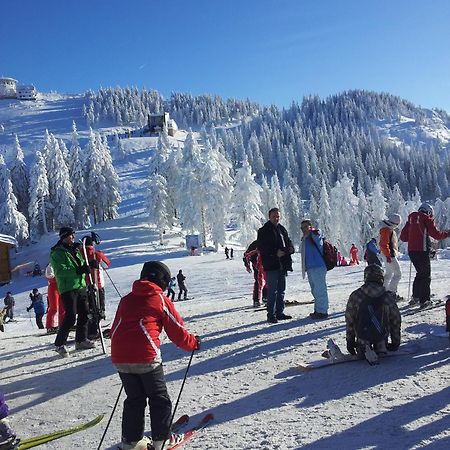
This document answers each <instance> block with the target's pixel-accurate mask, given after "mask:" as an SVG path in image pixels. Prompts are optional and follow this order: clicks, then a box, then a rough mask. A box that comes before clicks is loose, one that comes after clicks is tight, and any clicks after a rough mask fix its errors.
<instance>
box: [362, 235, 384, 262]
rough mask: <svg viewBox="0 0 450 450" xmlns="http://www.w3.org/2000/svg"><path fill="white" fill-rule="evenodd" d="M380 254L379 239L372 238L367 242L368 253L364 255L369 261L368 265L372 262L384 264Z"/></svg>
mask: <svg viewBox="0 0 450 450" xmlns="http://www.w3.org/2000/svg"><path fill="white" fill-rule="evenodd" d="M379 254H380V249H379V248H378V245H377V240H376V239H375V238H372V239H371V240H370V241H369V242H368V243H367V244H366V253H365V255H364V259H365V260H366V262H367V265H370V264H377V265H378V266H380V267H381V266H382V262H381V260H380V257H379V256H378V255H379Z"/></svg>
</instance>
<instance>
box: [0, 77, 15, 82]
mask: <svg viewBox="0 0 450 450" xmlns="http://www.w3.org/2000/svg"><path fill="white" fill-rule="evenodd" d="M0 81H14V83H17V80H15V79H14V78H9V77H0Z"/></svg>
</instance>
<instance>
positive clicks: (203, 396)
mask: <svg viewBox="0 0 450 450" xmlns="http://www.w3.org/2000/svg"><path fill="white" fill-rule="evenodd" d="M95 231H96V232H97V233H98V234H99V235H100V236H101V238H102V243H101V245H100V246H99V249H101V250H102V251H104V252H105V253H106V255H108V257H110V259H111V261H112V265H111V269H110V270H109V275H110V276H111V278H112V280H113V281H114V284H115V285H116V287H117V289H118V290H119V292H120V293H121V294H122V295H124V294H125V293H127V292H129V289H130V287H131V284H132V281H133V280H134V279H136V278H138V276H139V272H140V269H141V267H142V264H143V263H144V262H145V261H146V260H150V259H160V260H162V261H164V262H165V263H166V264H167V265H168V266H169V268H170V269H171V271H172V272H173V273H176V272H177V271H178V270H179V269H180V268H182V269H183V273H185V275H186V276H187V280H186V281H187V287H188V289H189V295H191V296H193V297H195V298H194V299H193V300H190V301H186V302H179V303H175V306H176V307H177V309H178V310H179V312H180V313H181V314H182V316H183V317H184V319H185V322H186V326H187V328H188V329H189V330H190V331H192V332H193V333H196V334H198V335H200V336H202V342H203V344H202V348H201V350H200V351H198V352H196V353H195V355H194V359H193V362H192V366H191V368H190V371H189V373H188V378H187V382H186V385H185V388H184V391H183V394H182V396H181V402H180V405H179V408H178V411H177V415H179V414H183V413H188V414H190V415H191V416H192V417H193V418H192V421H193V422H194V421H195V420H196V419H198V418H199V417H200V416H201V415H202V414H203V413H204V412H205V411H206V410H208V411H211V412H213V413H214V415H215V420H214V422H213V423H212V424H211V425H210V426H209V427H208V428H206V429H205V430H204V431H203V432H202V433H201V435H200V436H199V437H198V438H196V439H194V440H192V441H191V442H190V443H189V444H186V446H185V448H186V449H187V450H188V449H212V448H217V449H236V450H237V449H273V448H275V449H299V448H302V449H309V448H311V449H328V448H345V449H356V448H379V449H382V448H385V449H387V448H398V449H403V448H405V449H406V448H408V449H413V448H414V449H415V448H423V447H427V446H428V447H429V448H433V449H444V448H448V445H449V442H450V427H449V417H450V416H449V412H450V409H449V408H450V407H449V405H448V398H449V391H450V383H449V382H450V375H449V370H448V363H449V361H450V357H449V341H448V340H447V339H445V338H442V337H436V336H433V335H431V334H430V332H431V331H433V332H435V333H436V332H439V331H443V330H444V327H443V324H444V317H445V314H444V311H443V308H437V309H434V310H430V311H427V312H423V313H420V314H416V315H410V316H405V317H404V319H403V325H402V331H403V336H402V338H403V342H410V341H415V342H418V343H419V348H420V351H419V352H418V353H417V354H415V355H413V356H410V357H407V356H406V357H405V356H402V357H398V358H388V359H385V360H383V361H382V362H381V364H380V365H379V366H374V367H372V366H369V365H367V364H366V363H365V362H355V363H351V364H342V365H340V366H336V367H332V368H327V369H321V370H318V371H312V372H308V373H303V372H300V371H298V370H297V369H296V365H297V364H299V363H300V362H308V361H312V360H314V359H317V358H320V354H321V352H322V350H324V349H325V346H326V341H327V339H328V338H330V337H331V338H333V339H334V340H335V341H336V342H337V343H338V344H339V345H340V346H341V348H343V349H345V323H344V316H343V312H344V309H345V304H346V299H347V298H348V296H349V294H350V292H351V291H352V290H354V289H356V288H357V287H358V286H359V285H360V283H361V279H362V271H363V266H356V267H342V268H336V269H334V270H333V271H331V272H329V274H328V286H329V296H330V313H331V317H330V319H329V320H326V321H321V322H313V321H312V320H310V319H309V318H308V317H307V316H308V314H309V312H311V308H312V305H302V306H294V307H289V308H288V309H287V310H286V312H287V313H289V314H292V315H293V319H292V320H289V321H285V322H281V323H278V324H276V325H269V324H267V323H266V322H265V312H264V311H260V312H254V311H253V309H252V308H251V306H250V305H251V288H252V280H253V277H252V275H250V274H248V273H247V272H246V271H245V269H244V266H243V263H242V252H243V249H242V248H241V247H239V246H238V245H236V244H235V243H234V242H233V236H232V234H230V233H232V232H228V233H229V234H228V246H229V247H230V246H232V247H233V248H234V250H235V258H234V259H233V260H226V259H225V255H224V254H223V251H219V252H218V253H204V254H203V255H197V256H188V255H187V251H186V250H185V248H182V247H181V246H180V242H181V241H183V235H182V234H181V233H179V232H176V231H174V232H171V233H167V235H166V236H165V242H166V245H164V246H160V245H158V242H159V240H158V236H157V233H156V230H153V229H151V228H148V226H147V225H145V217H143V216H139V215H137V216H129V217H123V218H121V219H117V220H115V221H110V222H105V223H103V224H102V225H101V226H99V227H97V228H96V229H95ZM82 236H83V232H82V231H81V232H79V233H78V235H77V237H78V238H81V237H82ZM56 240H57V236H56V233H54V234H53V235H50V236H47V237H46V238H45V239H43V240H42V241H41V242H40V243H38V244H35V245H32V246H31V247H30V248H27V249H25V250H22V252H21V253H19V254H18V255H17V257H16V264H19V263H21V262H24V261H27V260H29V259H31V258H33V259H35V260H36V259H38V260H40V261H42V262H44V260H45V258H46V257H47V255H48V251H49V247H50V246H51V245H52V243H53V242H55V241H56ZM400 265H401V268H402V271H403V278H402V280H401V282H400V288H399V293H400V294H401V295H403V296H405V297H406V295H407V293H408V279H409V267H410V266H409V261H407V260H404V259H402V260H401V262H400ZM449 272H450V260H448V259H440V260H437V261H433V262H432V276H433V281H432V290H433V292H434V293H435V294H436V297H437V298H441V297H443V296H444V295H446V294H447V293H448V281H447V280H448V274H449ZM287 285H288V288H287V292H286V299H288V300H302V301H306V300H311V294H310V292H309V285H308V283H307V281H305V280H303V279H302V278H301V266H300V261H299V255H298V254H296V255H294V272H293V273H292V274H289V277H288V282H287ZM34 287H38V288H39V290H40V291H41V292H46V280H45V278H43V277H34V278H33V277H26V276H23V275H22V276H16V277H15V278H14V279H13V282H12V283H11V284H9V285H6V286H3V287H0V295H1V296H2V297H3V296H4V295H5V294H6V292H7V291H8V290H11V291H12V292H13V295H14V296H15V299H16V316H17V323H11V324H9V325H6V330H5V333H2V335H1V336H0V379H1V390H2V391H4V393H5V394H6V398H7V401H8V403H9V406H10V410H11V411H10V418H11V424H12V426H13V427H14V428H15V429H16V430H17V432H18V433H19V435H20V436H22V437H23V438H27V437H30V436H34V435H36V434H41V433H46V432H50V431H54V430H57V429H60V428H65V427H69V426H72V425H74V424H77V423H79V422H82V421H87V420H90V419H92V418H94V417H95V416H96V415H98V414H105V416H106V417H105V419H104V420H103V422H102V423H101V424H100V425H97V426H96V427H94V428H92V429H90V430H87V431H85V432H81V433H78V434H77V435H75V436H74V437H66V438H63V439H60V440H58V441H54V442H53V443H49V444H47V445H45V446H42V448H43V449H44V448H45V449H77V448H80V449H94V448H97V446H98V443H99V441H100V438H101V435H102V433H103V430H104V428H105V426H106V423H107V419H108V418H109V416H110V414H111V411H112V408H113V405H114V402H115V400H116V398H117V394H118V392H119V389H120V381H119V377H118V375H117V373H116V371H115V370H114V367H113V366H112V364H111V362H110V359H109V356H104V355H102V353H101V349H100V346H99V347H98V348H96V349H94V350H87V351H83V352H74V353H73V354H72V356H71V357H70V358H69V359H59V358H58V357H57V356H56V353H55V352H54V351H53V349H52V347H53V341H54V336H46V335H43V333H42V331H41V330H38V329H37V327H36V325H35V322H34V318H32V313H27V312H26V310H25V307H26V306H28V305H29V298H28V294H29V292H30V291H31V289H32V288H34ZM106 293H107V315H108V319H107V321H106V322H107V323H109V322H110V321H111V320H112V318H113V315H114V313H115V309H116V306H117V303H118V300H119V296H118V294H117V293H116V291H115V288H114V287H113V285H112V284H111V282H109V281H108V278H107V285H106ZM401 308H402V309H403V308H406V306H404V305H401ZM106 343H107V346H108V353H109V350H110V348H109V344H110V341H106ZM69 347H70V349H71V350H73V347H74V344H73V335H72V341H70V342H69ZM162 353H163V358H164V363H165V373H166V379H167V384H168V388H169V392H170V395H171V398H172V400H173V402H174V403H175V400H176V398H177V395H178V392H179V389H180V386H181V382H182V380H183V377H184V374H185V371H186V367H187V363H188V360H189V356H190V355H189V354H187V353H185V352H183V351H182V350H180V349H177V348H176V347H175V346H174V345H173V344H171V343H170V342H169V341H168V340H167V339H164V344H163V346H162ZM123 399H124V397H122V398H121V401H120V402H119V407H118V409H117V410H116V412H115V414H114V416H113V419H112V422H111V425H110V427H109V430H108V432H107V435H106V438H105V441H104V446H103V447H102V448H105V449H113V448H114V445H115V444H117V443H118V442H120V432H121V429H120V421H121V405H122V401H123ZM149 427H150V424H149V421H148V419H147V423H146V430H147V431H149V429H150V428H149Z"/></svg>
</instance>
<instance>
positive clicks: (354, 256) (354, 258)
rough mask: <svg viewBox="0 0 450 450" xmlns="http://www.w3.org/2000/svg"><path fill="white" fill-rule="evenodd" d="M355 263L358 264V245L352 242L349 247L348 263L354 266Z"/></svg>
mask: <svg viewBox="0 0 450 450" xmlns="http://www.w3.org/2000/svg"><path fill="white" fill-rule="evenodd" d="M355 264H358V265H359V259H358V247H356V245H355V244H352V246H351V247H350V265H351V266H354V265H355Z"/></svg>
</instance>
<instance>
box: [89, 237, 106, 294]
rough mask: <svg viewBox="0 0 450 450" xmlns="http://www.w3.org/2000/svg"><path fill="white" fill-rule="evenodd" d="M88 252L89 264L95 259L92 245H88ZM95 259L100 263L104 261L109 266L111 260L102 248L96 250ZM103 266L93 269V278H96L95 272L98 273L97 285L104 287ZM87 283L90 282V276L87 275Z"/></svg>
mask: <svg viewBox="0 0 450 450" xmlns="http://www.w3.org/2000/svg"><path fill="white" fill-rule="evenodd" d="M86 253H87V257H88V261H87V262H88V264H89V263H90V262H91V261H93V260H94V247H93V246H92V245H86ZM95 260H96V261H97V262H98V263H99V264H100V261H103V262H104V263H105V264H106V267H109V266H110V264H111V262H110V261H109V258H108V257H107V256H106V255H105V254H104V253H103V252H101V251H100V250H95ZM102 271H103V268H99V269H91V275H92V279H94V277H95V274H96V273H97V280H96V283H97V287H98V288H102V287H105V280H104V278H103V273H102ZM86 284H89V278H88V277H87V276H86Z"/></svg>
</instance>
